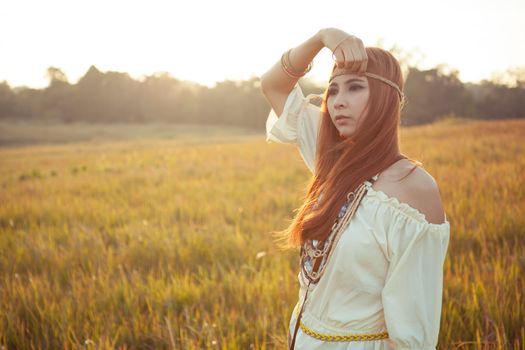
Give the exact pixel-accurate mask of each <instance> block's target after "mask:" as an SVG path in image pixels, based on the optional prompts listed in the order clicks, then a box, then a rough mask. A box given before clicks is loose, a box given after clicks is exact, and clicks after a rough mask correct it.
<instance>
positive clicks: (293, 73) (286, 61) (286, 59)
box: [281, 49, 313, 79]
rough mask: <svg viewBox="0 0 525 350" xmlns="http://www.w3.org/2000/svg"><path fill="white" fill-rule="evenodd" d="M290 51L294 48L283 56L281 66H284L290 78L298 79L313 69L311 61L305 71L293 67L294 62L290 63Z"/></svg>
mask: <svg viewBox="0 0 525 350" xmlns="http://www.w3.org/2000/svg"><path fill="white" fill-rule="evenodd" d="M290 51H292V49H290V50H288V51H286V52H285V53H283V55H282V56H281V66H282V67H283V70H284V72H285V73H286V74H287V75H288V76H289V77H290V78H295V79H298V78H300V77H302V76H304V75H305V74H306V73H308V72H309V71H310V70H311V69H312V67H313V62H310V64H309V65H308V67H306V69H305V70H304V71H298V70H297V69H295V68H293V67H292V64H291V63H290Z"/></svg>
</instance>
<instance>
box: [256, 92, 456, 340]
mask: <svg viewBox="0 0 525 350" xmlns="http://www.w3.org/2000/svg"><path fill="white" fill-rule="evenodd" d="M313 96H314V95H309V96H308V97H305V96H304V95H303V92H302V90H301V88H300V86H299V85H298V84H297V85H296V86H295V87H294V88H293V90H292V91H291V92H290V94H289V96H288V98H287V100H286V104H285V106H284V111H283V113H282V114H281V116H280V117H277V115H276V114H275V112H274V111H273V110H271V111H270V114H269V116H268V119H267V122H266V132H267V135H266V141H267V142H278V143H290V144H295V145H297V146H298V148H299V152H300V154H301V156H302V158H303V159H304V161H305V163H306V165H307V166H308V168H309V169H310V170H311V171H312V172H313V171H314V169H315V168H314V161H315V152H316V142H317V131H318V128H319V123H320V109H319V107H318V106H316V105H314V104H313V103H311V97H313ZM366 185H367V187H368V191H367V193H366V195H365V196H364V197H363V199H362V201H361V204H360V205H359V207H358V209H357V211H356V213H355V214H354V217H353V218H352V220H351V221H350V223H349V225H348V227H347V229H346V230H345V232H344V233H343V234H342V236H341V238H340V240H339V242H338V243H337V245H336V246H335V247H334V251H333V256H332V257H331V258H330V260H329V261H328V265H327V266H326V270H325V272H324V275H323V276H322V278H321V280H320V281H319V282H318V283H317V284H316V285H312V286H310V290H309V294H308V298H307V302H306V304H305V308H304V311H303V315H302V318H301V322H302V323H303V324H304V325H305V326H306V327H307V328H309V329H311V330H314V331H315V332H317V333H319V334H326V335H348V334H369V333H381V332H385V331H387V332H388V339H380V340H366V341H363V340H361V341H346V342H333V341H329V342H327V341H322V340H319V339H317V338H314V337H312V336H309V335H307V334H306V333H305V332H303V330H302V329H301V328H299V330H298V333H297V338H296V344H295V348H296V349H309V350H314V349H330V350H333V349H337V350H343V349H352V350H365V349H366V350H372V349H373V350H386V349H421V350H422V349H425V350H426V349H436V346H437V341H438V334H439V326H440V319H441V306H442V288H443V263H444V260H445V256H446V252H447V248H448V242H449V238H450V223H449V222H448V219H447V217H446V214H445V222H444V223H442V224H433V223H429V222H428V221H427V220H426V219H425V215H424V214H423V213H421V212H419V211H418V210H417V209H415V208H413V207H411V206H409V205H408V204H406V203H403V202H400V201H398V200H397V199H396V198H394V197H389V196H388V195H386V194H385V193H384V192H381V191H379V190H375V189H374V188H373V187H372V184H371V183H370V182H368V181H367V182H366ZM298 279H299V286H300V288H299V295H298V302H297V304H296V305H295V308H294V311H293V312H292V314H291V318H290V323H289V330H290V333H292V334H293V330H294V327H295V323H296V322H295V321H296V314H297V312H298V309H299V308H300V303H301V302H302V300H303V298H304V294H305V292H306V288H307V280H306V278H304V277H303V276H302V274H301V272H299V275H298Z"/></svg>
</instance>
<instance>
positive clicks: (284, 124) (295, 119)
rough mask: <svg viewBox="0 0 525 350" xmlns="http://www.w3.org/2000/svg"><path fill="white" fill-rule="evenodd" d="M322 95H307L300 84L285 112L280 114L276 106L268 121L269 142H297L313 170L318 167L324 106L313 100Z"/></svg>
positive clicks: (293, 91)
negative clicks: (317, 159) (317, 158)
mask: <svg viewBox="0 0 525 350" xmlns="http://www.w3.org/2000/svg"><path fill="white" fill-rule="evenodd" d="M319 98H322V97H321V96H320V95H315V94H310V95H308V96H307V97H304V95H303V92H302V90H301V87H300V86H299V84H296V85H295V86H294V88H293V89H292V91H291V92H290V94H289V95H288V98H287V100H286V103H285V105H284V110H283V112H282V114H281V115H280V116H279V117H277V115H276V113H275V111H274V110H273V109H272V110H271V111H270V114H269V115H268V118H267V120H266V142H268V143H270V142H277V143H290V144H295V145H297V146H298V147H299V153H300V154H301V156H302V158H303V160H304V162H305V163H306V166H307V167H308V168H309V169H310V171H311V172H312V173H313V172H314V170H315V152H316V144H317V132H318V129H319V122H320V108H319V107H317V106H316V105H314V104H313V103H311V101H312V100H313V99H319Z"/></svg>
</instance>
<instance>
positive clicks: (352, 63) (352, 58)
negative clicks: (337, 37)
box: [335, 36, 368, 73]
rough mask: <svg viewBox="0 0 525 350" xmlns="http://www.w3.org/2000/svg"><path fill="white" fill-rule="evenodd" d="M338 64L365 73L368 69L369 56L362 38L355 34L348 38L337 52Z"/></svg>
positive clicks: (340, 66)
mask: <svg viewBox="0 0 525 350" xmlns="http://www.w3.org/2000/svg"><path fill="white" fill-rule="evenodd" d="M335 57H336V59H337V66H338V67H339V68H342V67H347V68H349V69H350V70H351V71H352V72H358V73H364V72H365V71H366V67H367V62H368V57H367V55H366V49H365V47H364V45H363V42H362V41H361V39H359V38H356V37H354V36H350V37H348V38H346V39H345V40H344V41H343V42H342V43H341V44H340V45H339V47H338V48H337V50H336V52H335Z"/></svg>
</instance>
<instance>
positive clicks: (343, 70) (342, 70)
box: [328, 68, 405, 102]
mask: <svg viewBox="0 0 525 350" xmlns="http://www.w3.org/2000/svg"><path fill="white" fill-rule="evenodd" d="M343 74H355V71H351V70H350V69H349V68H335V69H334V71H333V72H332V75H331V76H330V80H329V81H328V83H330V82H331V81H332V79H334V78H335V77H337V76H339V75H343ZM365 75H366V76H367V77H370V78H374V79H377V80H380V81H382V82H383V83H385V84H388V85H390V86H391V87H393V88H394V89H396V90H397V93H398V94H399V99H400V101H401V102H403V101H404V100H405V94H404V93H403V91H401V89H400V88H399V86H397V84H396V83H394V82H393V81H391V80H388V79H386V78H383V77H382V76H379V75H377V74H374V73H369V72H365Z"/></svg>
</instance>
